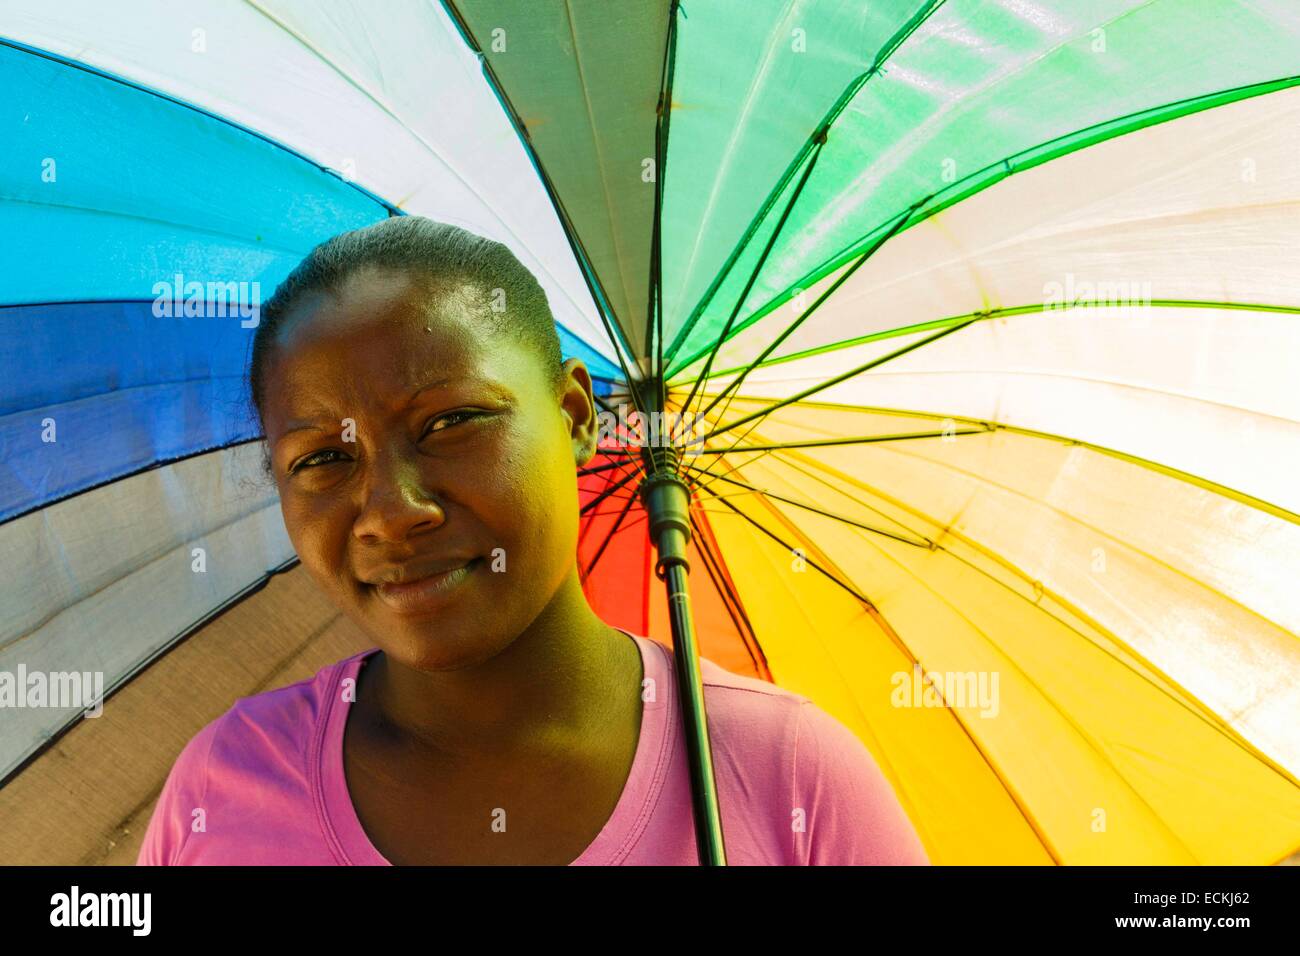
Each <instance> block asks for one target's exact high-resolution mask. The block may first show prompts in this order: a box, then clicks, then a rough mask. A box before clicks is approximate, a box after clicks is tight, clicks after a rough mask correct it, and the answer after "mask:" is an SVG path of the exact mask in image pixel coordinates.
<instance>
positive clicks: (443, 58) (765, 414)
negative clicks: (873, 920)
mask: <svg viewBox="0 0 1300 956" xmlns="http://www.w3.org/2000/svg"><path fill="white" fill-rule="evenodd" d="M47 6H48V5H46V4H42V3H37V2H29V0H15V2H11V3H9V4H7V5H6V9H5V11H4V13H3V14H0V36H3V37H5V38H6V39H5V40H4V41H3V43H0V73H2V74H3V76H4V78H5V80H6V87H5V88H6V90H7V91H8V92H7V94H6V96H5V98H4V108H5V110H6V114H5V116H4V118H3V128H4V129H5V130H6V135H7V136H9V137H10V140H9V142H10V143H11V144H12V147H11V148H9V149H7V150H6V151H4V153H3V154H0V182H3V184H4V187H5V188H4V192H3V199H2V200H0V217H4V225H5V226H7V227H8V228H6V229H4V230H3V231H2V232H0V236H3V238H0V242H3V243H6V244H7V246H8V247H7V248H6V250H5V251H6V253H7V255H6V256H5V258H4V260H3V265H2V267H0V268H2V270H3V271H0V303H2V304H3V305H4V306H5V308H3V309H0V316H2V317H3V318H4V320H5V321H6V322H8V323H10V327H9V328H7V329H6V331H7V332H8V334H7V335H6V337H5V343H4V345H3V346H0V347H3V348H4V349H5V350H6V362H7V363H11V367H13V368H20V369H22V371H23V374H21V375H14V376H11V377H10V378H9V382H8V383H7V384H5V385H3V386H0V402H3V403H4V406H5V407H4V410H3V412H0V414H3V416H4V417H3V418H0V428H4V429H5V430H6V434H5V447H6V448H7V449H8V450H9V451H10V452H11V453H10V454H7V455H6V462H5V470H4V474H3V477H2V478H0V519H3V521H4V523H3V524H0V534H3V535H4V536H5V538H6V540H5V542H4V544H3V545H0V560H3V561H4V562H5V568H4V570H5V571H6V573H7V574H8V580H9V581H10V582H13V584H12V585H11V587H14V588H16V589H17V590H16V591H15V593H20V594H22V595H23V600H22V601H19V602H6V605H7V606H6V609H5V612H4V619H3V627H4V633H3V635H0V648H3V650H0V655H3V656H0V664H5V665H6V666H7V665H8V663H9V662H11V661H17V660H19V659H20V656H19V655H20V654H21V655H22V656H21V659H22V660H24V661H26V662H27V666H28V667H34V666H37V665H38V664H39V665H40V666H43V667H47V668H50V669H76V670H83V669H86V668H87V667H91V666H96V667H97V669H100V670H104V671H105V672H107V673H108V674H109V675H110V684H112V683H114V682H116V683H118V684H120V683H122V682H124V681H126V680H129V678H130V676H131V674H132V673H134V672H135V671H136V670H138V668H139V667H141V666H142V665H143V663H145V662H147V661H148V660H150V659H152V657H154V656H156V655H157V654H158V653H160V652H161V651H162V650H163V649H165V648H166V647H168V646H170V645H171V644H172V643H174V642H175V641H176V640H177V639H178V637H179V636H181V635H183V634H186V633H189V632H191V631H192V630H193V629H194V627H195V626H197V625H199V624H201V622H202V621H203V620H204V619H205V617H206V616H207V615H210V614H211V613H212V611H213V610H214V609H216V608H219V607H221V606H223V605H225V604H227V603H228V602H230V601H231V600H234V599H237V598H238V596H239V595H241V594H242V593H244V592H245V591H246V590H247V589H248V588H250V587H253V586H255V585H256V584H257V583H258V582H259V581H260V580H261V579H262V578H263V577H264V575H265V573H266V572H267V571H268V570H270V569H272V568H275V567H279V566H281V565H283V564H284V563H286V562H290V561H292V559H293V556H292V550H291V548H290V547H289V545H288V541H287V538H286V536H285V535H284V532H283V528H282V526H281V524H280V521H279V513H278V505H277V504H276V502H275V500H274V494H273V491H271V490H269V489H265V488H260V487H258V486H251V485H249V484H248V483H247V482H246V481H245V479H246V478H247V477H248V476H249V475H251V474H252V473H253V470H254V467H253V466H254V464H255V462H256V452H255V450H254V449H255V440H256V438H257V436H256V433H255V426H254V425H253V424H252V423H251V422H248V421H247V420H246V419H245V418H241V417H240V415H239V414H237V412H242V409H243V407H244V406H243V404H242V395H241V394H240V389H241V386H240V373H241V371H242V362H243V361H244V360H245V357H246V356H245V353H246V345H247V339H248V337H249V335H250V333H249V331H248V329H247V327H246V326H245V324H244V322H243V321H241V320H240V315H241V313H239V312H238V311H236V312H235V316H234V318H233V319H232V318H213V317H211V316H210V315H208V314H205V315H187V314H185V311H186V310H185V308H184V302H186V301H188V300H190V299H191V298H193V299H196V301H208V300H212V299H222V298H229V297H230V293H229V292H227V291H225V290H223V289H222V288H218V289H217V290H216V291H217V294H216V295H214V294H213V292H212V289H211V288H209V286H208V285H207V284H208V283H214V282H215V283H226V282H233V283H236V285H238V283H241V282H244V283H252V282H260V284H261V286H262V287H264V288H266V289H267V291H269V289H270V288H271V287H272V286H273V285H274V283H275V282H277V281H278V280H279V279H280V278H282V277H283V275H284V274H285V273H286V272H287V270H288V268H290V267H291V266H292V265H293V264H294V262H296V261H297V258H298V257H300V256H301V255H302V254H303V253H305V252H306V251H307V249H309V248H310V247H311V245H313V244H314V243H316V242H317V241H319V240H321V239H323V238H325V237H327V236H329V235H332V234H334V233H336V232H338V231H341V230H342V229H345V228H351V227H354V226H358V225H363V224H365V223H367V222H370V221H374V220H375V219H377V218H382V217H384V216H387V215H390V214H399V213H401V212H412V213H419V214H425V215H429V216H432V217H434V218H438V219H443V220H446V221H451V222H455V223H457V224H459V225H463V226H465V227H467V228H470V229H472V230H474V231H476V232H479V233H481V234H484V235H488V236H490V237H492V238H496V239H499V240H501V241H503V242H507V243H508V244H510V245H511V248H512V249H514V250H515V252H516V253H517V254H518V255H519V256H520V258H521V259H522V260H523V261H524V263H525V264H526V265H528V266H529V267H530V268H531V269H533V270H534V271H535V272H536V273H537V275H538V277H539V280H540V281H541V283H542V285H543V287H544V288H545V289H546V291H547V295H548V299H549V300H550V302H551V305H552V308H553V311H554V312H555V316H556V319H557V322H558V323H559V325H560V326H561V328H562V338H563V344H564V346H565V351H566V354H569V355H579V356H581V357H582V358H584V360H586V361H587V362H588V365H589V367H591V368H592V370H593V373H594V375H595V376H596V379H597V383H598V388H597V391H598V393H599V395H600V397H601V399H602V401H603V402H604V403H605V404H606V406H607V409H608V413H609V414H610V416H611V418H613V419H619V422H618V425H617V427H614V428H613V429H612V430H611V432H610V434H609V436H608V437H607V440H606V441H605V442H604V443H603V445H602V453H601V455H600V456H598V458H597V460H596V461H593V462H592V463H591V464H590V465H589V466H588V467H587V468H585V469H583V472H582V474H581V476H580V482H581V487H582V489H583V493H584V505H583V512H584V514H583V532H582V541H581V543H580V547H579V560H580V563H581V567H582V569H583V574H584V580H585V587H586V589H587V593H588V595H589V597H590V599H591V601H592V603H593V606H594V607H595V608H596V610H597V611H598V612H600V613H601V614H602V616H604V617H605V618H606V619H607V620H609V621H610V622H611V623H616V624H619V625H621V626H625V627H628V628H629V629H632V630H636V631H638V632H640V633H644V634H651V635H653V636H656V637H658V638H660V639H662V640H669V639H670V638H671V636H672V635H673V634H674V633H677V627H676V624H675V623H674V622H672V621H670V611H669V599H668V594H667V590H668V588H669V583H667V582H665V581H664V580H662V579H661V578H660V577H659V576H658V575H656V574H655V573H654V566H655V564H656V562H657V561H660V560H661V559H662V557H663V555H662V554H656V551H655V548H654V542H652V540H651V536H650V535H648V534H647V526H648V525H650V524H651V523H652V520H653V518H654V516H653V515H650V514H648V513H647V511H646V508H645V505H646V503H647V500H645V499H643V497H642V496H641V495H640V494H638V490H639V489H640V487H641V486H642V483H643V480H644V478H645V475H646V473H647V472H650V471H652V470H655V469H663V468H666V469H667V470H669V471H671V472H673V473H675V474H680V476H681V478H682V480H683V482H684V484H685V485H686V486H688V487H689V492H690V505H689V511H688V514H687V516H686V517H687V519H688V520H689V523H690V530H691V532H692V533H691V538H690V541H689V543H687V544H685V545H684V550H683V556H684V558H685V560H686V562H687V563H688V564H689V567H690V581H691V584H690V596H691V602H690V603H691V605H692V606H693V608H694V611H695V614H694V634H695V637H696V639H697V642H698V647H699V652H700V653H702V654H704V655H705V656H707V657H710V658H712V659H713V660H715V661H717V662H718V663H720V664H722V665H723V666H726V667H729V668H731V669H733V670H737V671H740V672H744V673H750V674H753V675H755V676H759V677H763V678H766V679H769V680H773V681H776V682H778V683H780V684H781V685H783V686H786V687H789V688H791V689H793V690H795V691H797V692H800V693H803V694H806V695H807V696H809V697H811V698H812V699H814V700H815V701H816V702H817V703H818V704H819V705H821V706H822V707H823V708H825V709H826V710H828V711H829V712H831V713H832V714H834V715H835V716H836V717H838V718H839V719H841V720H842V721H843V722H844V723H846V724H847V725H848V726H850V727H851V728H852V729H854V730H855V731H856V732H857V733H858V734H859V736H860V737H861V738H862V739H863V741H864V743H865V744H866V745H867V746H868V747H869V749H870V750H871V751H872V753H873V754H874V756H875V757H876V759H877V761H878V762H879V763H880V765H881V767H882V769H883V770H884V772H885V773H886V775H887V776H888V777H889V779H890V780H891V782H892V783H893V785H894V787H895V789H896V790H897V792H898V794H899V796H900V799H901V800H902V801H903V804H904V806H905V807H906V808H907V810H908V811H909V814H910V815H911V817H912V820H913V822H914V824H915V825H916V827H917V829H918V832H919V833H920V835H921V838H922V840H923V842H924V843H925V845H926V848H927V850H928V851H929V853H930V855H931V858H932V860H934V861H935V862H939V863H969V862H981V863H988V862H1043V863H1050V862H1058V863H1101V862H1113V863H1154V862H1174V863H1266V862H1269V863H1271V862H1276V861H1277V860H1279V859H1281V858H1283V857H1285V856H1286V855H1287V854H1288V853H1290V852H1292V851H1293V850H1295V849H1296V848H1297V846H1300V784H1298V783H1297V776H1298V775H1300V734H1297V732H1296V725H1297V721H1296V715H1297V713H1300V645H1298V644H1297V640H1296V638H1297V635H1298V634H1300V596H1298V595H1297V593H1296V589H1295V587H1294V581H1295V580H1296V578H1297V572H1300V485H1298V484H1297V482H1296V481H1295V477H1294V476H1295V474H1296V472H1297V467H1298V466H1300V398H1298V397H1297V395H1298V394H1300V393H1297V390H1296V388H1295V381H1296V380H1297V376H1298V375H1300V325H1297V312H1298V311H1300V265H1298V264H1297V258H1296V251H1297V249H1300V214H1298V213H1300V209H1298V208H1297V203H1298V202H1300V166H1297V164H1296V162H1295V157H1296V155H1297V154H1298V153H1297V151H1298V150H1300V122H1298V121H1300V89H1297V88H1296V87H1297V86H1300V53H1297V51H1300V12H1297V11H1296V9H1295V7H1294V4H1292V3H1290V2H1289V0H1252V2H1249V3H1246V2H1235V0H1213V2H1199V3H1187V2H1178V0H1143V2H1139V0H1071V2H1069V3H1065V2H1050V3H1049V2H1036V3H1033V2H1026V0H1000V2H994V0H948V2H941V0H908V2H902V0H899V2H882V3H873V4H869V5H868V4H861V3H856V2H833V0H817V2H791V0H780V2H778V0H759V2H752V3H746V4H743V5H739V4H729V3H706V2H693V3H686V4H680V3H676V2H672V0H624V2H622V3H619V4H617V5H611V4H607V3H596V2H578V0H568V2H559V0H557V2H553V3H552V2H544V3H523V2H517V0H516V2H508V0H449V2H447V3H446V4H444V5H443V7H441V8H439V7H437V6H435V5H432V4H428V3H424V2H415V0H412V2H409V3H393V4H389V5H386V6H385V8H384V12H383V15H382V17H381V16H379V15H378V14H377V13H376V12H375V9H374V8H373V7H372V6H368V5H366V4H361V3H356V2H346V0H331V2H329V3H325V4H319V3H306V2H290V0H250V2H248V3H245V4H241V5H232V4H227V3H219V2H215V0H213V2H204V3H198V4H190V5H187V6H186V8H185V9H184V10H183V11H182V10H178V9H175V6H176V5H168V4H163V3H142V4H137V5H134V6H132V7H131V8H130V9H129V10H127V11H125V12H124V11H119V10H114V11H112V12H111V13H110V12H109V11H107V10H103V9H101V5H98V4H93V3H90V2H73V3H67V4H60V5H59V7H58V9H57V11H53V12H52V11H50V10H48V9H46V7H47ZM191 282H197V283H200V286H201V287H200V288H199V289H198V290H196V291H195V290H192V288H191V285H190V283H191ZM160 283H161V285H159V284H160ZM160 289H161V290H162V291H159V290H160ZM191 291H193V292H194V294H193V295H191ZM236 292H238V289H236ZM160 299H164V300H170V301H171V302H172V303H173V304H174V305H175V306H176V308H175V309H174V312H175V313H176V314H173V315H170V316H165V317H160V316H158V315H157V314H156V311H155V309H156V305H157V303H158V301H159V300H160ZM201 311H204V312H205V313H208V312H210V311H211V310H201ZM164 318H165V319H166V323H164V321H163V319H164ZM629 406H636V407H637V408H639V409H641V410H643V411H646V412H654V411H659V412H667V413H669V416H668V417H669V420H670V423H669V431H668V434H669V435H670V437H671V440H670V441H669V442H668V443H667V444H669V445H671V446H672V448H673V452H672V454H671V455H670V456H668V457H667V458H665V457H664V456H663V455H660V457H658V458H654V457H652V456H649V455H643V454H641V451H642V448H643V446H644V443H643V441H642V440H641V439H643V438H644V437H645V435H644V433H643V431H642V430H641V429H639V427H638V425H637V424H636V423H635V422H628V421H627V416H626V415H622V416H621V417H620V415H619V413H620V412H626V410H627V408H628V407H629ZM697 415H698V416H699V418H698V420H697V419H696V418H695V417H694V416H697ZM46 420H50V421H52V422H53V426H51V425H49V424H45V423H46ZM642 424H644V422H643V423H642ZM51 427H54V428H55V429H56V432H57V441H51V440H50V428H51ZM87 436H93V439H92V438H90V437H87ZM647 519H651V520H647ZM109 537H111V538H112V540H113V541H114V548H113V549H112V550H111V552H107V551H106V549H105V548H104V546H103V542H104V540H106V539H108V538H109ZM196 548H197V549H202V553H203V554H208V553H211V554H221V555H223V556H237V558H238V560H223V561H221V562H216V564H219V565H220V566H219V567H215V566H214V567H213V568H212V569H211V570H210V571H209V572H208V573H206V574H205V575H195V574H194V573H193V571H192V562H193V561H195V560H200V558H199V557H196V556H195V553H194V552H195V549H196ZM33 554H35V556H36V557H35V559H33ZM213 572H215V573H213ZM199 582H201V583H199ZM157 595H164V597H163V598H162V599H159V598H158V597H157ZM146 596H147V597H148V599H147V600H146ZM674 606H676V605H674ZM92 622H93V626H92ZM105 635H108V636H110V637H111V640H108V639H105ZM20 649H21V650H20ZM88 661H91V662H93V663H88ZM75 717H76V714H75V713H72V714H67V713H58V712H55V711H48V710H47V711H45V712H43V713H41V714H39V715H38V716H36V717H32V718H27V717H24V720H25V721H26V722H25V723H23V724H22V726H21V729H15V730H12V731H11V730H9V729H8V728H7V730H6V735H5V739H4V741H3V745H4V747H5V748H6V750H5V753H4V754H3V755H0V756H2V757H3V758H4V761H3V762H7V763H8V765H9V766H10V767H12V766H14V765H16V764H17V763H18V762H19V761H21V760H22V759H24V758H25V757H26V756H27V755H28V754H29V753H31V752H32V751H33V750H35V749H36V748H38V747H39V745H40V742H41V741H42V740H43V739H44V738H45V737H48V735H49V734H50V733H51V732H53V731H55V730H57V728H58V726H61V725H62V724H66V722H67V721H68V720H69V719H74V718H75Z"/></svg>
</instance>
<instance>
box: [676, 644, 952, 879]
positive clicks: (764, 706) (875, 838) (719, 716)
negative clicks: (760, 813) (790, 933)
mask: <svg viewBox="0 0 1300 956" xmlns="http://www.w3.org/2000/svg"><path fill="white" fill-rule="evenodd" d="M664 651H665V659H666V661H667V663H668V666H670V667H671V663H672V657H671V654H672V651H671V650H669V649H667V648H664ZM700 679H701V681H702V683H703V684H704V695H705V708H706V713H707V716H708V721H709V736H710V738H711V740H712V743H713V749H714V752H715V758H716V756H717V754H718V751H720V750H721V751H723V752H724V753H726V756H727V759H726V760H724V761H718V760H716V759H715V768H725V769H722V770H720V772H725V773H740V774H744V775H746V776H747V777H752V779H748V780H746V781H745V785H744V786H742V787H741V788H740V790H741V791H743V792H746V793H752V794H756V795H760V796H759V797H758V798H759V799H762V800H765V801H767V803H769V804H771V806H770V807H769V809H770V810H771V812H772V814H773V816H774V818H780V820H781V821H782V827H783V828H785V829H786V832H789V829H788V828H789V826H790V821H791V815H792V814H794V815H795V821H794V822H795V823H796V824H797V833H798V838H797V839H796V843H797V852H796V856H797V857H798V858H799V859H800V861H801V862H807V863H813V864H818V865H825V864H850V865H856V864H879V863H889V864H908V865H913V864H920V865H924V864H925V863H927V862H928V858H927V856H926V853H925V850H924V848H923V846H922V843H921V841H920V839H919V837H918V835H917V833H916V831H915V829H914V828H913V826H912V824H911V821H910V819H909V816H908V814H907V812H906V811H905V809H904V808H903V805H902V802H901V801H900V795H899V794H898V793H897V792H896V791H895V788H894V786H893V784H891V782H890V781H889V779H888V778H887V776H886V774H885V772H884V771H883V770H882V768H881V766H880V764H879V763H878V762H877V760H876V758H875V757H874V756H873V754H872V752H871V750H870V749H868V747H867V746H866V744H864V743H863V740H862V738H861V736H860V735H859V734H858V732H856V731H855V730H853V729H851V728H850V726H849V725H848V724H846V723H845V722H844V721H842V720H841V719H840V718H838V717H836V716H834V715H833V714H832V713H830V712H829V711H827V710H826V709H824V708H822V707H821V706H819V705H818V704H817V703H815V702H814V701H813V700H812V699H811V698H810V697H808V696H806V695H804V694H800V693H797V692H795V691H792V690H789V689H787V688H784V687H779V686H777V685H775V684H771V683H769V682H767V681H764V680H760V679H758V678H755V677H746V676H743V675H740V674H735V673H733V672H731V671H728V670H726V669H725V668H723V667H721V666H720V665H718V664H716V663H714V662H713V661H711V660H709V659H708V658H706V657H701V658H700ZM814 835H816V838H815V839H814V838H813V837H814Z"/></svg>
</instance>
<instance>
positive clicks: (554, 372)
mask: <svg viewBox="0 0 1300 956" xmlns="http://www.w3.org/2000/svg"><path fill="white" fill-rule="evenodd" d="M367 266H370V267H379V268H389V269H399V270H407V271H409V272H411V273H413V274H414V275H416V276H419V277H424V278H427V279H429V280H431V281H432V282H434V283H437V284H438V285H443V284H444V283H445V284H448V285H450V284H462V285H463V284H469V285H471V286H472V287H475V288H477V289H479V290H481V292H482V294H483V299H482V308H481V309H480V310H479V311H480V312H481V313H482V315H483V317H484V318H485V319H488V320H490V321H491V322H492V323H493V325H492V327H491V329H490V334H495V333H497V332H503V333H506V334H508V335H511V336H513V337H514V338H515V339H516V340H517V341H519V342H522V343H523V344H525V345H527V346H528V347H529V348H530V349H531V350H532V351H533V352H534V353H535V354H536V356H537V358H538V361H540V362H541V363H542V369H543V371H544V373H545V374H546V376H547V381H549V382H551V383H552V384H553V385H554V386H555V388H556V390H557V392H558V391H559V388H560V383H561V381H562V380H563V367H562V366H563V359H562V358H561V355H560V337H559V335H558V333H557V332H556V330H555V319H554V317H553V316H552V315H551V309H550V305H549V304H548V303H547V301H546V293H545V292H544V291H543V290H542V287H541V285H540V284H539V283H538V282H537V278H536V276H534V275H533V274H532V273H531V272H529V271H528V269H527V268H525V267H524V265H523V263H521V262H520V261H519V260H518V259H517V258H516V257H515V255H514V253H513V252H511V251H510V250H509V249H508V248H507V247H506V246H504V245H502V244H501V243H499V242H495V241H493V240H491V239H486V238H484V237H483V236H479V235H476V234H475V233H472V232H470V231H468V230H467V229H462V228H460V227H459V226H453V225H451V224H450V223H445V222H437V221H435V220H433V219H427V218H425V217H424V216H391V217H389V218H388V219H384V220H381V221H379V222H376V223H374V224H372V225H369V226H365V227H364V228H361V229H353V230H351V231H350V232H344V233H340V234H339V235H337V236H334V237H333V238H332V239H327V240H326V241H325V242H322V243H321V244H320V245H318V246H316V247H315V248H314V249H312V250H311V252H309V253H308V254H307V256H306V258H304V259H303V260H302V262H300V263H299V264H298V265H297V266H296V267H295V268H294V270H293V271H292V272H290V273H289V275H288V276H287V277H286V278H285V279H284V281H283V282H281V283H280V284H279V285H278V286H277V287H276V289H275V292H274V293H273V294H272V295H271V297H270V298H269V299H267V300H266V302H264V303H263V304H262V306H261V309H260V312H259V322H258V326H257V331H256V332H255V333H254V335H253V346H252V357H251V359H250V361H249V371H248V386H249V395H250V397H251V399H252V402H253V410H254V413H255V414H256V416H257V420H258V422H259V424H260V423H261V422H262V408H263V404H264V398H265V391H264V390H265V380H264V376H265V373H266V365H267V361H268V358H269V353H270V352H271V350H272V345H273V343H274V341H275V337H276V332H277V330H278V328H279V326H280V325H281V324H282V322H283V320H284V317H285V315H287V314H288V313H289V311H290V309H291V308H292V307H293V306H294V304H295V303H296V302H297V301H298V300H299V299H300V298H301V297H302V296H303V295H305V294H306V293H309V292H317V291H324V292H331V291H334V290H337V289H338V288H339V287H340V286H341V285H342V283H343V282H344V280H346V279H347V278H348V276H350V275H351V274H352V273H354V272H356V271H357V270H359V269H361V268H364V267H367Z"/></svg>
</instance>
